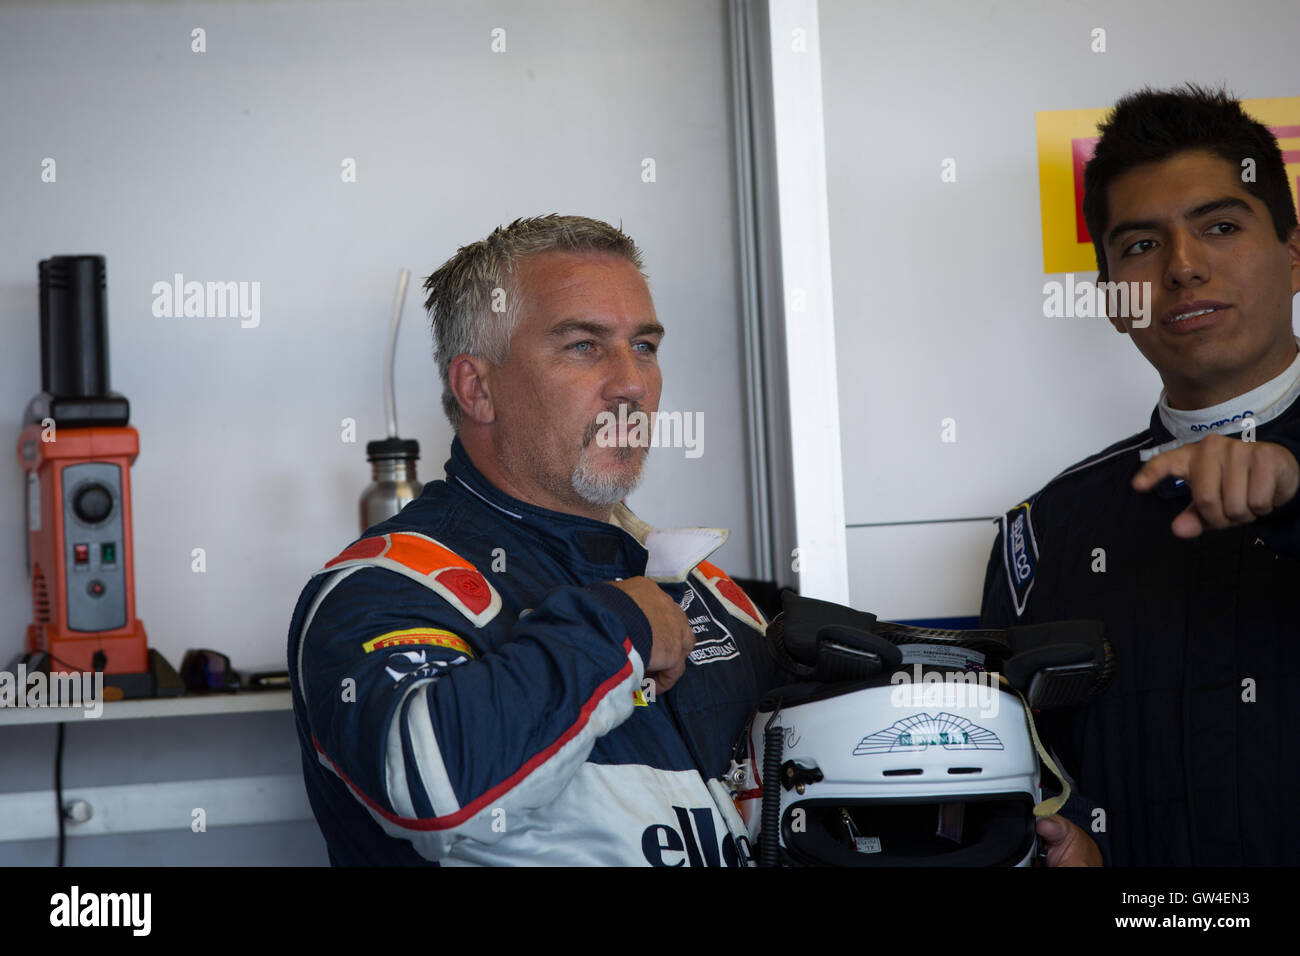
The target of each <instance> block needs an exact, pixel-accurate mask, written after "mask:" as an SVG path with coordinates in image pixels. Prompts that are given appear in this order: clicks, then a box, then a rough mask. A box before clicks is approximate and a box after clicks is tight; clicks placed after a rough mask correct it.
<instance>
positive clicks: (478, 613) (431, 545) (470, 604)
mask: <svg viewBox="0 0 1300 956" xmlns="http://www.w3.org/2000/svg"><path fill="white" fill-rule="evenodd" d="M349 567H374V568H386V569H387V570H389V571H396V572H397V573H398V574H401V575H403V576H405V577H408V578H410V579H411V580H412V581H415V582H417V583H419V584H423V585H424V586H425V587H427V588H428V589H429V590H431V591H435V592H437V593H438V594H439V595H441V596H442V597H443V598H445V599H446V600H447V601H448V602H449V603H450V604H451V605H452V606H453V607H454V608H456V610H458V611H460V613H462V614H464V615H465V617H467V618H469V620H470V622H471V623H472V624H473V625H474V626H475V627H482V626H483V625H484V624H486V623H487V622H488V621H490V620H492V618H494V617H496V616H497V612H499V611H500V610H501V595H499V594H498V593H497V591H496V588H494V587H492V585H491V584H490V583H489V582H488V579H487V578H485V577H484V576H483V573H482V572H481V571H479V570H478V568H476V567H474V565H472V564H470V563H469V562H468V561H466V560H465V559H464V558H462V557H461V556H460V555H458V554H457V553H456V552H454V551H452V550H451V549H450V548H446V547H444V546H443V545H442V544H440V543H438V542H437V541H435V540H434V539H433V538H430V537H428V536H427V535H423V534H419V533H418V532H415V531H394V532H392V533H391V534H385V535H379V536H377V537H373V538H362V539H361V540H360V541H358V542H357V543H356V544H354V545H352V546H351V547H350V548H348V549H347V550H345V551H344V552H343V553H342V554H340V555H339V556H338V557H336V558H334V559H333V560H332V561H328V562H326V564H325V567H323V568H321V569H320V571H317V572H316V573H317V574H322V573H324V572H326V571H338V570H340V569H342V568H349Z"/></svg>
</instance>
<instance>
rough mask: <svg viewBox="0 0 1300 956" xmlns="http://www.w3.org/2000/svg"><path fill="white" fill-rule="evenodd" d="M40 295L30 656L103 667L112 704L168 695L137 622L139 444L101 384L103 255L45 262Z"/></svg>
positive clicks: (29, 439)
mask: <svg viewBox="0 0 1300 956" xmlns="http://www.w3.org/2000/svg"><path fill="white" fill-rule="evenodd" d="M40 296H41V389H42V391H41V393H40V394H39V395H37V396H36V398H34V399H32V401H31V403H30V404H29V405H28V407H27V412H26V415H25V416H24V421H25V422H26V425H25V427H24V428H23V430H22V433H21V434H20V435H19V438H18V461H19V464H21V465H22V468H23V471H24V472H25V473H26V477H27V495H26V497H27V565H28V573H29V575H30V577H31V585H32V613H33V621H32V623H31V624H30V625H28V627H27V642H26V649H27V652H28V657H29V659H33V660H34V661H36V662H37V663H38V665H39V666H42V667H46V666H47V667H48V668H49V669H50V670H51V671H54V672H70V673H75V672H80V671H103V672H104V683H105V685H106V686H108V687H116V688H117V689H118V692H119V693H120V696H124V697H144V696H154V695H156V694H159V693H163V694H168V693H171V692H174V691H175V689H176V688H177V686H178V685H179V680H176V681H172V680H171V679H170V678H171V677H174V676H175V672H174V671H172V669H171V668H170V667H169V666H168V665H167V663H166V661H164V660H163V659H162V657H161V656H160V655H158V654H157V653H156V652H150V650H149V646H148V641H147V639H146V637H145V630H144V625H143V624H141V623H140V620H139V618H137V617H136V608H135V577H134V569H133V564H132V543H131V463H132V462H134V461H135V458H136V455H137V454H138V452H139V447H140V438H139V435H138V434H137V433H136V430H135V429H134V428H132V427H131V426H130V425H129V424H127V421H128V418H129V416H130V405H129V404H128V402H127V400H126V399H125V398H123V397H122V396H121V395H118V394H117V393H115V392H111V391H109V388H108V323H107V315H106V311H107V310H106V306H105V300H106V290H105V262H104V257H103V256H55V257H53V258H50V259H46V260H44V261H42V262H41V264H40ZM114 696H117V695H114Z"/></svg>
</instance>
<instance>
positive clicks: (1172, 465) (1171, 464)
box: [1133, 445, 1196, 491]
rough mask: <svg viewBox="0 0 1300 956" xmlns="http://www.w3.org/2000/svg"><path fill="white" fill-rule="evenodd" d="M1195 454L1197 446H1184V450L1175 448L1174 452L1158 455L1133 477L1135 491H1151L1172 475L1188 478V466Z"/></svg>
mask: <svg viewBox="0 0 1300 956" xmlns="http://www.w3.org/2000/svg"><path fill="white" fill-rule="evenodd" d="M1195 452H1196V446H1195V445H1184V446H1183V447H1182V448H1175V449H1174V450H1173V451H1167V452H1165V453H1164V454H1162V455H1156V456H1155V457H1154V458H1152V459H1151V460H1150V461H1148V462H1147V463H1146V464H1145V465H1143V466H1142V467H1141V468H1139V469H1138V471H1137V474H1135V475H1134V476H1133V490H1134V491H1150V490H1151V489H1152V488H1154V487H1155V486H1156V485H1158V484H1160V482H1161V481H1163V480H1164V479H1165V478H1168V477H1169V476H1170V475H1173V476H1175V477H1177V478H1186V477H1187V472H1188V470H1189V468H1188V465H1189V464H1190V462H1191V460H1192V455H1193V454H1195Z"/></svg>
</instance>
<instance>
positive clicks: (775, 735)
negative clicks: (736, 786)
mask: <svg viewBox="0 0 1300 956" xmlns="http://www.w3.org/2000/svg"><path fill="white" fill-rule="evenodd" d="M779 713H781V705H780V704H779V703H778V704H777V705H776V710H774V711H772V716H771V717H769V718H768V719H767V723H766V724H765V725H764V727H763V809H762V815H761V817H760V826H761V829H760V830H759V833H760V834H761V845H760V847H759V851H758V865H759V866H780V865H781V755H782V750H783V748H784V745H785V728H784V727H782V726H781V725H780V724H776V718H777V715H778V714H779ZM773 724H776V726H773Z"/></svg>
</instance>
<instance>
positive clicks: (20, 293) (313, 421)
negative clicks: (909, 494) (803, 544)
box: [0, 0, 752, 665]
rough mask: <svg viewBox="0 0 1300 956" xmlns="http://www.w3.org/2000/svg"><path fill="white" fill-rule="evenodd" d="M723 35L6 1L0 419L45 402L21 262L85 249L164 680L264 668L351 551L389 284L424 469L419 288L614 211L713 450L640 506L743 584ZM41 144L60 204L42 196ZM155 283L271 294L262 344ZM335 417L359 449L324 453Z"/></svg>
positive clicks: (14, 630) (425, 17)
mask: <svg viewBox="0 0 1300 956" xmlns="http://www.w3.org/2000/svg"><path fill="white" fill-rule="evenodd" d="M724 17H725V5H724V4H723V3H722V2H713V3H708V4H700V3H694V2H689V0H678V2H670V3H657V4H648V3H641V2H630V0H629V2H618V3H609V2H597V0H575V2H548V3H545V4H534V3H522V2H514V3H475V4H448V3H428V2H423V3H421V2H397V3H371V2H365V3H362V2H348V3H322V4H315V3H313V4H303V3H270V4H256V5H249V4H223V3H206V4H202V3H201V4H189V5H185V6H173V5H163V4H155V3H143V4H135V3H120V2H113V3H100V4H94V5H88V4H82V3H57V2H56V3H39V4H37V3H25V4H18V5H10V6H6V7H4V8H3V9H0V86H2V87H3V88H4V89H5V90H6V97H5V99H4V103H5V104H6V105H5V107H4V115H3V116H0V128H2V129H4V131H5V134H4V136H3V137H0V181H2V182H3V183H4V186H3V188H4V190H5V201H4V208H5V221H6V226H7V228H6V229H4V230H3V233H2V234H0V313H2V314H3V315H4V318H5V324H4V332H3V335H4V342H5V344H4V349H3V357H2V358H0V407H5V408H8V409H10V413H9V414H10V415H11V419H10V420H11V422H14V423H15V424H16V421H17V416H18V415H19V413H20V412H21V410H22V408H23V406H24V405H25V403H26V402H27V400H28V399H29V398H30V397H31V396H32V394H33V393H35V392H36V391H37V390H38V388H39V339H38V326H37V316H38V312H37V294H36V263H37V261H38V260H39V259H41V258H44V257H46V256H49V255H52V254H62V253H82V252H96V253H103V254H105V255H106V256H107V258H108V308H109V320H110V335H109V340H110V345H111V361H112V384H113V387H114V388H115V389H117V390H118V391H121V392H122V393H124V394H125V395H126V396H127V397H128V398H129V399H130V400H131V405H132V422H133V424H134V425H135V427H136V428H137V429H139V431H140V445H141V453H140V458H139V460H138V462H137V464H136V466H135V468H134V470H133V472H132V481H133V485H134V489H133V490H134V507H135V541H136V549H135V551H136V553H135V560H136V581H137V600H138V610H139V615H140V617H141V619H142V620H143V621H144V623H145V626H146V628H147V629H148V631H149V636H150V641H151V644H152V645H153V646H154V647H156V648H158V649H159V650H161V651H162V652H163V653H164V655H166V656H167V657H168V658H169V659H171V660H172V661H173V663H179V658H180V655H181V654H182V653H183V651H184V650H185V649H186V648H188V647H200V646H208V647H213V648H215V649H217V650H221V651H224V652H226V653H227V654H229V655H230V656H231V657H232V658H233V660H234V661H235V663H236V664H245V665H252V664H258V663H262V662H272V661H279V660H280V659H281V658H282V656H283V653H284V642H285V632H286V628H287V625H288V620H289V614H290V611H291V610H292V608H293V603H294V599H295V598H296V596H297V593H298V591H299V589H300V588H301V586H302V584H303V583H304V582H305V580H306V577H307V575H308V574H309V573H310V572H311V571H312V570H313V569H314V568H316V567H319V566H320V564H321V563H323V561H325V560H327V559H328V558H330V557H332V556H333V555H334V554H335V553H337V552H338V551H339V550H340V549H341V548H342V547H343V546H344V545H346V544H347V543H348V542H349V541H350V540H351V539H352V538H353V537H355V536H356V534H357V531H358V529H357V527H356V523H357V519H356V499H357V497H358V496H359V494H360V492H361V489H362V488H363V487H364V486H365V484H366V483H367V481H368V480H369V466H368V465H367V463H366V459H365V450H364V445H365V442H366V441H368V440H371V439H376V438H381V437H383V434H384V421H383V403H382V390H381V366H382V358H383V348H384V337H385V333H386V323H387V320H388V316H389V313H390V309H391V305H390V303H391V300H392V294H393V287H394V282H395V278H396V274H397V271H398V269H399V268H400V267H402V266H406V267H409V268H410V269H411V270H412V281H411V291H410V294H409V295H408V298H407V308H406V312H405V320H404V326H403V329H402V336H401V340H400V349H401V354H400V356H399V360H398V369H397V385H398V410H399V417H400V422H401V429H402V435H403V436H404V437H414V438H417V439H418V440H419V441H420V445H421V451H422V455H423V458H422V461H421V463H420V475H421V477H422V478H424V479H426V480H428V479H429V478H436V477H440V476H441V474H442V465H443V462H444V461H445V460H446V457H447V448H448V445H449V442H450V439H451V432H450V428H449V426H448V425H447V424H446V422H445V421H444V420H443V418H442V415H441V412H440V410H439V404H438V397H439V394H440V389H439V385H438V382H437V377H436V371H435V370H434V366H433V364H432V358H431V352H432V347H431V342H430V337H429V334H428V329H427V321H426V319H425V317H424V313H423V310H422V308H421V307H420V300H422V299H423V293H422V292H421V291H420V289H419V284H420V283H421V282H422V280H423V278H424V276H426V275H428V273H430V272H431V271H433V269H434V268H436V267H437V266H438V265H439V264H440V263H441V262H442V261H444V260H445V259H446V258H447V257H449V256H450V255H451V254H453V253H454V252H455V250H456V248H457V246H459V245H462V244H464V243H467V242H471V241H474V240H476V239H479V238H482V237H483V236H485V235H486V234H487V233H488V232H489V231H491V229H492V228H494V227H495V226H497V225H498V224H501V223H504V222H508V221H510V220H512V219H514V218H516V217H518V216H521V215H532V214H538V213H544V212H550V211H562V212H573V213H580V214H585V215H591V216H597V217H601V218H606V219H608V220H610V221H612V222H614V223H619V222H620V221H621V222H622V224H623V226H624V227H625V228H626V229H627V230H628V231H629V232H630V233H631V235H632V236H633V237H634V238H635V239H637V241H638V242H639V243H640V244H641V246H642V247H643V248H644V249H645V250H646V259H647V268H648V271H649V272H650V276H651V285H652V290H653V292H654V293H655V296H656V303H657V307H658V310H659V313H660V318H661V320H662V321H663V322H664V324H665V325H666V326H667V327H668V330H669V331H668V336H667V338H666V340H665V344H664V350H663V353H662V361H663V363H664V366H665V388H664V396H663V408H664V409H665V410H674V409H680V410H690V411H696V410H701V411H703V412H704V413H705V431H704V441H705V444H704V454H703V455H702V456H701V457H699V458H695V459H687V458H686V457H685V455H684V454H683V452H682V451H681V450H675V451H674V450H667V449H663V450H657V451H656V452H655V453H654V454H653V455H652V456H651V466H650V469H649V472H648V478H647V482H646V485H645V487H644V488H643V489H642V490H641V491H639V492H638V493H637V494H636V495H635V496H634V497H633V499H632V504H633V507H634V508H636V509H637V510H639V511H640V512H641V513H642V514H643V515H644V516H645V517H646V518H647V520H649V521H651V522H654V523H661V524H711V525H722V526H727V527H730V528H731V530H732V537H731V540H730V542H729V543H728V544H727V545H726V547H725V548H724V550H723V551H722V552H721V553H720V554H719V558H718V560H719V563H721V564H722V565H723V566H724V567H726V568H728V569H729V570H730V571H731V572H732V573H733V574H746V573H748V572H749V571H750V569H751V567H752V555H751V552H750V548H751V542H750V536H749V530H748V527H747V524H748V520H749V519H748V508H747V500H746V494H745V490H744V489H745V488H746V487H747V485H746V482H745V480H744V467H745V466H744V441H745V435H744V419H743V415H742V411H743V409H742V405H741V402H742V399H743V388H742V383H741V366H740V348H739V344H738V343H739V339H740V332H739V317H738V312H737V291H736V283H737V278H736V242H735V228H736V227H735V212H734V206H735V187H734V176H733V153H732V142H731V123H730V118H729V117H730V94H729V87H728V75H727V37H726V29H725V19H724ZM196 26H198V27H203V28H204V29H206V31H207V50H208V52H206V53H204V54H195V53H192V52H190V31H191V29H192V28H193V27H196ZM496 27H502V28H504V29H505V31H506V52H505V53H502V54H494V53H492V52H491V50H490V42H491V31H492V30H493V29H494V28H496ZM47 156H49V157H53V158H54V159H55V160H56V162H57V174H58V181H57V183H55V184H45V183H42V182H41V181H40V163H41V160H42V159H43V158H44V157H47ZM344 157H353V158H355V160H356V162H357V169H358V182H357V183H356V184H351V185H350V184H344V183H343V182H341V180H340V163H341V161H342V160H343V159H344ZM645 157H651V158H653V159H654V160H655V161H656V164H657V181H656V182H654V183H652V184H647V183H643V182H642V181H641V168H642V167H641V163H642V159H643V158H645ZM176 272H180V273H183V274H184V275H185V277H186V279H187V280H188V279H196V280H199V281H208V280H234V281H258V282H260V283H261V310H262V315H261V324H260V326H258V327H257V328H247V329H244V328H240V327H239V323H238V321H237V320H234V319H168V318H155V317H153V315H152V314H151V304H152V301H153V296H152V294H151V291H150V290H151V287H152V285H153V283H154V282H157V281H160V280H161V281H170V280H171V277H172V275H173V274H174V273H176ZM347 417H351V418H355V419H356V421H357V423H358V434H357V443H356V444H345V443H343V442H342V441H341V440H340V433H341V429H340V421H341V420H342V419H344V418H347ZM16 433H17V428H16V427H14V428H13V431H12V434H13V435H16ZM20 478H21V473H20V471H19V469H18V467H17V464H16V462H14V461H13V460H11V464H10V466H9V467H7V468H4V469H0V498H7V499H8V501H9V502H10V507H8V508H6V509H3V512H2V513H3V516H4V520H3V522H0V541H6V542H8V544H7V545H4V546H3V547H2V548H0V607H3V612H4V615H5V617H7V618H8V619H9V620H10V621H11V622H13V624H14V626H13V627H11V628H10V630H9V631H8V632H7V633H6V634H4V635H0V660H7V659H8V657H9V655H10V654H11V653H13V652H16V651H17V650H18V649H19V644H20V640H21V627H20V625H21V624H22V623H23V622H25V621H27V620H28V619H29V617H30V610H29V597H28V591H27V582H26V573H25V568H24V562H23V529H22V524H21V522H22V509H21V504H22V497H21V487H22V484H21V480H20ZM194 548H204V549H205V551H206V559H207V571H206V573H204V574H195V573H193V572H192V571H191V557H190V555H191V551H192V549H194Z"/></svg>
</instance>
